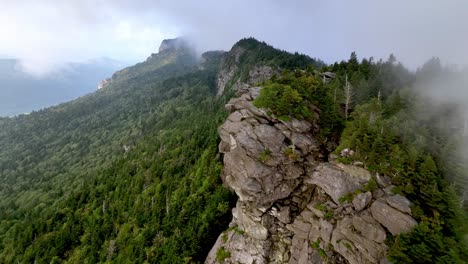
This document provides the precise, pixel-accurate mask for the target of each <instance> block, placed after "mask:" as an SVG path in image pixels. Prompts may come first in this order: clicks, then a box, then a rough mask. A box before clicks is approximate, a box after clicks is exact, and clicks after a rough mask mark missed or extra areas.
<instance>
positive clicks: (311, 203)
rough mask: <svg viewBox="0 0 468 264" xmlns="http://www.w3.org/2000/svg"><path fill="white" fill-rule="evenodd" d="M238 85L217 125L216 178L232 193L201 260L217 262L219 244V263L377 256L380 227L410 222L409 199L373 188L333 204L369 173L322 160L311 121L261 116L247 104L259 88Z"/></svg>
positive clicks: (382, 235)
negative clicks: (222, 226) (226, 216)
mask: <svg viewBox="0 0 468 264" xmlns="http://www.w3.org/2000/svg"><path fill="white" fill-rule="evenodd" d="M242 85H243V86H242V87H243V89H241V90H239V91H240V93H241V94H240V96H239V97H238V98H233V99H231V100H230V101H229V103H228V104H227V105H226V109H227V110H228V111H230V112H231V113H230V115H229V117H228V118H227V120H226V121H225V123H224V124H223V125H222V126H221V127H220V128H219V130H218V131H219V134H220V137H221V143H220V145H219V150H220V152H221V153H223V154H224V171H223V180H224V183H225V184H226V185H227V186H228V187H229V188H231V189H232V190H233V191H234V192H235V193H236V194H237V195H238V197H239V199H238V202H237V204H236V208H234V209H233V220H232V222H231V224H230V229H229V230H227V231H225V232H223V233H222V234H221V235H220V237H219V238H218V240H217V242H216V244H215V245H214V247H213V248H212V250H211V251H210V253H209V255H208V257H207V259H206V262H205V263H208V264H211V263H218V261H217V260H216V253H217V252H218V250H220V249H222V250H225V251H228V252H229V253H230V257H228V258H227V259H226V260H224V261H223V263H242V264H243V263H249V264H253V263H257V264H259V263H379V262H380V261H382V260H384V259H385V255H386V250H387V246H386V245H385V243H384V242H385V239H386V237H387V230H388V231H389V232H391V233H392V234H399V233H401V232H406V231H409V230H410V229H411V228H412V227H413V226H414V225H415V224H416V221H414V219H413V218H412V217H411V216H410V215H409V213H410V212H411V211H408V210H409V201H408V200H407V199H406V198H404V197H402V196H401V197H400V196H396V195H395V196H393V194H392V193H390V192H389V191H388V190H385V191H384V190H383V189H377V190H375V191H373V192H372V193H371V192H365V193H361V194H358V195H355V196H354V197H353V200H352V203H349V202H344V203H343V204H342V203H340V198H341V197H343V196H345V195H349V194H350V193H354V192H355V191H356V190H360V189H362V188H363V186H364V184H366V183H367V182H368V181H369V180H370V179H371V177H372V175H371V174H370V172H369V171H367V170H365V169H364V168H362V167H359V166H351V165H345V164H341V163H337V162H336V161H332V163H328V162H324V161H323V159H322V157H323V156H324V155H323V153H321V152H320V149H323V146H321V145H320V144H321V143H320V142H319V141H318V140H317V139H316V138H314V136H313V135H314V134H316V133H317V132H318V131H319V127H318V126H317V124H314V123H312V122H307V121H300V120H295V119H293V120H291V121H290V122H284V121H280V120H278V119H276V118H274V117H271V116H268V115H267V114H266V112H265V111H264V110H262V109H258V108H256V107H255V106H253V104H252V101H253V100H254V99H255V98H256V97H257V96H258V94H259V91H260V89H261V88H260V87H252V86H250V85H249V84H242ZM246 87H247V88H246ZM388 188H391V186H390V187H387V189H388ZM375 199H377V200H375Z"/></svg>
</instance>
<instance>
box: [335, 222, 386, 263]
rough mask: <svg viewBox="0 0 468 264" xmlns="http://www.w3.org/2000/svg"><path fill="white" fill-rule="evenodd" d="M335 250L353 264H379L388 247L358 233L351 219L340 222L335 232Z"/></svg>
mask: <svg viewBox="0 0 468 264" xmlns="http://www.w3.org/2000/svg"><path fill="white" fill-rule="evenodd" d="M331 241H332V244H333V247H334V249H335V250H336V251H337V252H338V253H340V254H341V255H342V256H344V257H345V258H346V260H348V261H349V263H351V264H360V263H378V262H379V261H380V260H381V259H382V258H383V257H384V255H385V252H386V249H387V247H386V246H385V245H384V244H379V243H376V242H375V241H373V240H369V239H367V238H366V237H364V236H361V235H360V234H358V233H356V232H355V231H354V227H353V221H352V219H351V218H349V217H346V218H344V219H343V220H341V221H338V223H337V227H336V228H335V230H334V231H333V235H332V240H331Z"/></svg>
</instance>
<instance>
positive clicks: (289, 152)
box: [284, 147, 299, 160]
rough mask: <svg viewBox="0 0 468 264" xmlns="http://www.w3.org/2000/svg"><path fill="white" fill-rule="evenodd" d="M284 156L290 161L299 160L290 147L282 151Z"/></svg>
mask: <svg viewBox="0 0 468 264" xmlns="http://www.w3.org/2000/svg"><path fill="white" fill-rule="evenodd" d="M284 155H286V157H288V158H289V159H291V160H297V159H298V158H299V156H298V155H297V153H296V150H295V149H293V148H291V147H289V148H286V149H285V150H284Z"/></svg>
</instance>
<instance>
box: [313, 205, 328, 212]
mask: <svg viewBox="0 0 468 264" xmlns="http://www.w3.org/2000/svg"><path fill="white" fill-rule="evenodd" d="M314 208H315V209H317V210H320V211H322V212H325V211H326V210H327V207H326V206H325V205H324V204H316V205H314Z"/></svg>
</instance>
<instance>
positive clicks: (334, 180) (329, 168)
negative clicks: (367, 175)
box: [304, 163, 361, 203]
mask: <svg viewBox="0 0 468 264" xmlns="http://www.w3.org/2000/svg"><path fill="white" fill-rule="evenodd" d="M304 182H305V183H308V184H315V185H318V186H320V188H322V189H323V190H324V191H325V192H326V193H327V194H328V195H330V197H331V198H332V199H333V201H334V202H335V203H340V202H339V199H340V197H342V196H344V195H346V194H348V193H351V192H354V191H356V190H357V189H359V188H360V187H361V185H360V184H359V179H358V178H355V177H353V176H351V175H349V174H347V173H345V172H344V171H342V170H340V169H339V168H338V167H337V166H335V165H332V164H329V163H322V164H320V165H319V166H318V167H317V168H316V170H315V171H314V172H313V173H312V174H311V175H308V177H307V178H306V179H305V180H304Z"/></svg>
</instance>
